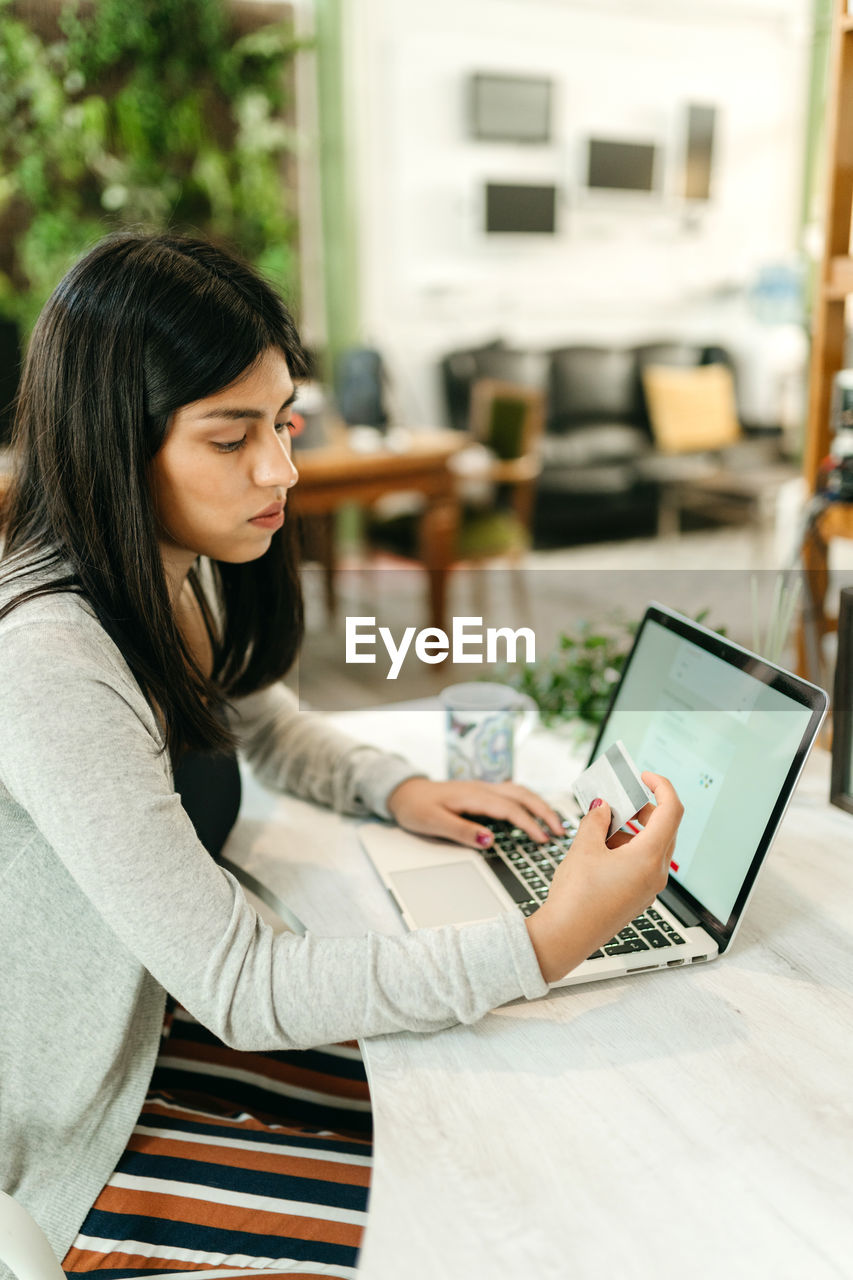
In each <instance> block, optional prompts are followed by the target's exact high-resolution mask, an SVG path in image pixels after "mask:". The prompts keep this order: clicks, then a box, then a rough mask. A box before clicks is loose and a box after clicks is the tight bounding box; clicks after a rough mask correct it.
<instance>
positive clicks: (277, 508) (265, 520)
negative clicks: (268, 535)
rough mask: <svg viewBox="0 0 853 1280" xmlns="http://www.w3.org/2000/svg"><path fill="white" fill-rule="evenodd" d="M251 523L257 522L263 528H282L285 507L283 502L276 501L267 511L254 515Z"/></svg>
mask: <svg viewBox="0 0 853 1280" xmlns="http://www.w3.org/2000/svg"><path fill="white" fill-rule="evenodd" d="M249 524H256V525H258V527H259V528H261V529H280V528H281V526H282V525H283V524H284V507H283V506H282V504H281V503H274V504H273V505H272V506H271V507H267V509H266V511H261V512H259V514H258V515H256V516H252V518H251V520H250V521H249Z"/></svg>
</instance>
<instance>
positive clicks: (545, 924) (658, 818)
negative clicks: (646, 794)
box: [526, 772, 684, 982]
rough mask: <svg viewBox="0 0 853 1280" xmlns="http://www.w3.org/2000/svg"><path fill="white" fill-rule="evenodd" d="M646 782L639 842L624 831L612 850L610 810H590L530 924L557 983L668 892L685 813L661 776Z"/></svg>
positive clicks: (547, 972)
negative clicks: (647, 799) (646, 799)
mask: <svg viewBox="0 0 853 1280" xmlns="http://www.w3.org/2000/svg"><path fill="white" fill-rule="evenodd" d="M642 778H643V781H644V782H645V784H646V786H647V787H649V789H650V790H651V792H652V794H653V795H654V797H655V804H653V805H652V804H648V805H646V806H645V808H644V809H642V810H641V811H640V813H639V814H638V815H637V817H636V818H635V819H634V821H635V822H638V823H639V824H640V826H641V827H642V830H641V831H640V832H639V834H638V835H636V836H628V835H625V834H624V833H621V832H617V833H616V835H614V836H613V837H612V839H611V841H610V844H609V845H608V844H607V843H605V842H606V840H607V830H608V827H609V826H610V808H609V806H608V805H607V804H605V803H603V802H602V804H600V805H598V806H597V807H596V808H591V809H590V811H589V813H588V814H586V816H585V817H584V818H583V820H582V821H581V824H580V827H579V828H578V834H577V835H576V836H575V839H574V840H573V841H572V845H571V848H570V849H569V852H568V853H567V855H566V857H565V858H564V859H563V861H562V863H561V864H560V866H559V868H558V869H557V871H556V872H555V874H554V879H553V881H552V882H551V889H550V892H549V894H548V898H547V900H546V901H545V902H544V903H543V904H542V906H541V907H540V908H539V910H538V911H535V912H534V913H533V915H532V916H528V918H527V922H526V923H527V931H528V933H529V935H530V941H531V942H532V943H533V949H534V951H535V952H536V958H537V960H538V961H539V968H540V969H541V970H542V977H543V978H544V979H545V981H546V982H556V981H557V980H558V979H560V978H563V977H565V975H566V974H567V973H569V972H571V970H572V969H574V968H575V966H576V965H579V964H580V963H581V961H582V960H586V958H587V956H590V955H592V953H593V951H596V950H597V949H598V948H599V947H600V946H602V945H603V944H604V943H605V942H607V941H609V939H610V938H612V937H613V936H614V935H615V934H617V933H618V932H619V930H620V929H624V928H625V925H626V924H628V922H629V921H630V920H632V919H633V918H634V916H636V915H639V914H640V912H642V911H644V910H645V909H646V907H648V906H649V905H650V904H651V903H652V902H653V901H654V899H655V897H656V896H657V894H658V893H660V891H661V889H663V888H664V886H665V885H666V881H667V875H668V873H669V863H670V859H671V857H672V851H673V849H674V847H675V837H676V833H677V831H678V824H679V823H680V821H681V816H682V814H683V813H684V806H683V805H682V804H681V801H680V800H679V799H678V796H677V795H676V794H675V789H674V787H673V786H672V783H671V782H669V781H668V780H667V779H666V778H662V777H660V775H659V774H656V773H648V772H647V773H644V774H643V775H642Z"/></svg>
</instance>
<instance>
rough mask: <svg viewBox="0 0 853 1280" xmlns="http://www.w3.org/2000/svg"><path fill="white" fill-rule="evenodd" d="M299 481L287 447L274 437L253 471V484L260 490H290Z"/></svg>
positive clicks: (278, 437) (277, 437) (278, 438)
mask: <svg viewBox="0 0 853 1280" xmlns="http://www.w3.org/2000/svg"><path fill="white" fill-rule="evenodd" d="M298 479H299V472H298V471H297V470H296V466H295V465H294V462H293V459H292V458H291V456H290V451H289V449H288V447H287V445H286V444H285V443H284V442H283V441H282V439H281V437H280V436H278V435H276V436H275V439H274V442H273V441H270V442H269V443H268V444H267V446H266V448H265V449H264V450H263V453H262V455H261V457H260V458H259V460H258V463H257V467H256V469H255V483H256V484H257V485H258V486H259V487H260V488H273V487H275V488H282V489H292V488H293V486H294V485H295V484H296V481H297V480H298Z"/></svg>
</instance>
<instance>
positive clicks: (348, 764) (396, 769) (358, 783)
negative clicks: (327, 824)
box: [229, 684, 420, 818]
mask: <svg viewBox="0 0 853 1280" xmlns="http://www.w3.org/2000/svg"><path fill="white" fill-rule="evenodd" d="M231 706H232V709H231V713H230V715H229V723H230V726H231V728H232V729H233V730H234V732H235V733H237V735H238V736H239V739H240V746H241V750H242V751H243V753H244V754H245V756H246V758H247V759H248V761H249V763H250V764H251V765H252V768H253V770H254V772H255V774H256V775H257V777H258V779H259V781H260V782H262V783H263V784H264V786H266V787H268V788H269V789H270V790H271V791H289V792H291V793H292V794H293V795H297V796H301V797H302V799H304V800H314V801H316V802H317V803H318V804H324V805H328V806H329V807H330V808H332V809H336V810H337V811H338V812H339V813H349V814H361V815H363V814H367V813H375V814H377V815H378V816H379V817H381V818H388V817H390V816H391V815H390V814H389V812H388V797H389V795H390V794H391V792H392V791H393V790H394V788H395V787H397V786H399V784H400V783H401V782H404V781H405V780H406V778H413V777H416V776H419V775H420V770H418V769H416V768H415V767H414V766H413V765H412V764H410V763H409V761H408V760H406V759H404V757H403V756H401V755H396V754H393V753H391V752H388V751H380V750H378V749H377V748H376V747H370V746H367V745H365V744H364V743H360V742H357V741H356V740H355V739H354V738H350V737H349V736H348V735H347V734H345V733H341V732H340V730H338V729H334V728H333V727H332V726H331V725H329V724H328V723H327V722H326V721H325V720H324V719H323V717H322V716H320V715H317V714H316V713H314V712H310V711H301V710H300V709H299V707H298V704H297V700H296V697H295V696H294V694H293V693H291V691H290V690H289V689H288V688H286V687H285V685H283V684H275V685H272V686H270V687H269V688H268V689H264V690H262V691H261V692H260V693H253V694H250V695H249V696H248V697H244V698H238V699H235V700H234V702H233V703H232V704H231Z"/></svg>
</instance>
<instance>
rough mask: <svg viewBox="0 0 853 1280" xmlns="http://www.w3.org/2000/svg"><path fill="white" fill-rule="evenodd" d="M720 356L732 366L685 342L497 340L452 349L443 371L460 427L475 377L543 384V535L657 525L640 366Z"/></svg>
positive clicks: (641, 530) (589, 535)
mask: <svg viewBox="0 0 853 1280" xmlns="http://www.w3.org/2000/svg"><path fill="white" fill-rule="evenodd" d="M717 362H723V363H726V364H729V365H730V366H731V361H730V358H729V356H728V353H727V352H726V351H725V349H724V348H722V347H708V346H700V345H697V344H691V343H685V342H669V341H660V342H649V343H643V344H641V345H639V346H633V347H616V346H603V345H598V346H595V345H574V346H566V347H560V348H557V349H555V350H551V351H524V350H518V349H515V348H512V347H509V346H506V345H505V344H504V343H503V342H501V341H500V340H496V341H494V342H491V343H487V344H485V345H483V346H481V347H475V348H470V349H468V350H465V351H455V352H451V353H450V354H449V355H447V356H445V357H444V359H443V360H442V361H441V366H440V374H441V379H442V386H443V390H444V397H445V404H446V410H447V418H448V422H449V423H450V425H451V426H453V427H455V428H457V429H465V428H466V427H467V425H468V408H469V401H470V391H471V386H472V384H473V383H474V382H475V381H476V380H477V379H478V378H502V379H507V380H508V381H511V382H519V383H522V384H523V385H525V386H535V387H538V388H541V389H542V390H543V391H545V393H546V395H547V417H546V431H545V438H544V440H543V442H542V462H543V467H542V474H541V476H540V479H539V484H538V489H537V496H536V515H535V526H534V528H535V535H536V540H537V542H538V543H539V544H540V545H543V544H548V543H549V542H566V541H571V542H577V541H584V540H587V539H590V540H592V539H600V538H606V537H614V538H617V537H626V536H631V535H643V534H652V533H654V532H655V528H656V522H657V510H658V500H659V486H658V483H657V481H656V478H655V463H654V454H655V447H654V440H653V436H652V430H651V424H650V422H649V415H648V410H647V407H646V401H645V396H644V393H643V382H642V370H643V368H644V366H645V365H648V364H659V365H678V366H696V365H701V364H709V363H717Z"/></svg>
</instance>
